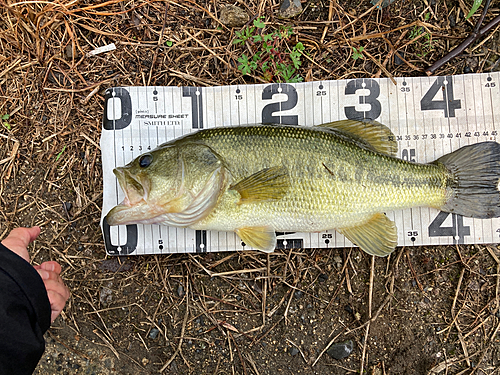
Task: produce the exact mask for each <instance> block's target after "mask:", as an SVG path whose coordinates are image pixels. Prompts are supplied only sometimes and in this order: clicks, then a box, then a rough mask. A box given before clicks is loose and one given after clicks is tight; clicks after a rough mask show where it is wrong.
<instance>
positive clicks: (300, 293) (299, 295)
mask: <svg viewBox="0 0 500 375" xmlns="http://www.w3.org/2000/svg"><path fill="white" fill-rule="evenodd" d="M293 295H294V296H295V298H297V299H301V298H302V296H303V295H304V293H302V291H301V290H297V291H295V293H294V294H293Z"/></svg>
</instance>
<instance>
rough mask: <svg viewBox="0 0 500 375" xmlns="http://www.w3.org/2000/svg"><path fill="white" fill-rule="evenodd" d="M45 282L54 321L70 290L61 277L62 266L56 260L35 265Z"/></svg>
mask: <svg viewBox="0 0 500 375" xmlns="http://www.w3.org/2000/svg"><path fill="white" fill-rule="evenodd" d="M34 268H35V269H36V270H37V271H38V274H39V275H40V277H41V278H42V280H43V283H44V284H45V289H46V290H47V296H48V297H49V302H50V309H51V315H50V321H51V322H54V320H56V318H57V317H58V316H59V314H60V313H61V311H62V310H63V309H64V306H65V305H66V301H67V300H68V298H69V296H70V291H69V289H68V287H67V286H66V285H64V282H63V281H62V279H61V276H60V274H61V266H60V265H59V263H57V262H54V261H49V262H44V263H42V264H40V265H39V266H34Z"/></svg>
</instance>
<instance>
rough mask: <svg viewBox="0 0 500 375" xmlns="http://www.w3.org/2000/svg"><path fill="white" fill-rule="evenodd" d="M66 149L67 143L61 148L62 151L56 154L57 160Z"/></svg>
mask: <svg viewBox="0 0 500 375" xmlns="http://www.w3.org/2000/svg"><path fill="white" fill-rule="evenodd" d="M64 150H66V145H64V147H63V149H62V150H61V152H59V153H58V154H57V156H56V161H58V160H59V158H60V157H61V155H62V154H63V152H64Z"/></svg>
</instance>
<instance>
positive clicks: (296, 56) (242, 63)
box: [233, 17, 305, 82]
mask: <svg viewBox="0 0 500 375" xmlns="http://www.w3.org/2000/svg"><path fill="white" fill-rule="evenodd" d="M265 27H266V24H265V23H264V21H263V17H258V18H257V19H255V20H254V21H253V26H250V27H245V28H244V29H242V30H241V31H237V32H236V38H235V39H234V41H233V44H236V45H239V46H245V45H247V46H248V47H249V48H250V50H251V51H252V56H248V55H247V54H245V53H242V54H241V56H240V57H239V58H238V63H239V65H238V70H240V71H241V73H242V74H244V75H250V74H255V75H261V76H262V77H263V78H264V79H265V80H266V81H268V82H271V81H273V80H276V81H278V82H302V81H303V78H302V77H301V76H300V75H298V74H296V73H297V70H298V69H299V68H300V65H301V64H302V61H301V57H302V55H303V53H304V50H305V47H304V45H303V44H302V43H300V42H299V43H297V44H296V45H295V46H293V47H291V48H290V47H289V46H288V44H287V43H286V42H287V41H289V40H290V37H291V36H292V35H293V30H292V28H291V27H290V26H288V27H281V28H279V29H278V30H274V31H273V32H270V33H264V32H263V31H264V29H265Z"/></svg>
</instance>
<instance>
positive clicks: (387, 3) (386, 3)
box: [371, 0, 396, 8]
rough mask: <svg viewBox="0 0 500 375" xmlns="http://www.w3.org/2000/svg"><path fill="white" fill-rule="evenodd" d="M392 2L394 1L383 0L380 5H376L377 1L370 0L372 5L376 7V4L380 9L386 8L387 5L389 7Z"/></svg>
mask: <svg viewBox="0 0 500 375" xmlns="http://www.w3.org/2000/svg"><path fill="white" fill-rule="evenodd" d="M394 1H396V0H383V1H382V3H381V4H378V2H379V0H372V1H371V3H372V4H373V5H377V4H378V6H379V7H380V8H386V7H388V6H389V5H391V4H392V3H393V2H394Z"/></svg>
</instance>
